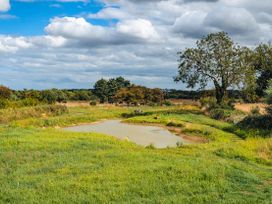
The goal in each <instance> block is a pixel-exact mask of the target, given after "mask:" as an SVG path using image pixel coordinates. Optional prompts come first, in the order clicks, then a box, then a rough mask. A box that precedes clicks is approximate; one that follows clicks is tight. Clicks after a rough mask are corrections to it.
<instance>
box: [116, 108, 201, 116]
mask: <svg viewBox="0 0 272 204" xmlns="http://www.w3.org/2000/svg"><path fill="white" fill-rule="evenodd" d="M189 113H191V114H202V112H201V111H199V110H182V109H181V110H154V111H146V112H141V111H140V109H139V110H135V111H134V112H131V113H123V114H121V116H122V117H123V118H133V117H136V116H150V115H154V114H189Z"/></svg>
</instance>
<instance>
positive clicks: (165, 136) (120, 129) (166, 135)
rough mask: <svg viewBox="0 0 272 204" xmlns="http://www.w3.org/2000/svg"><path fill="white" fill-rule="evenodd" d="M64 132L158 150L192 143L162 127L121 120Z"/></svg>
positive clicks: (82, 126)
mask: <svg viewBox="0 0 272 204" xmlns="http://www.w3.org/2000/svg"><path fill="white" fill-rule="evenodd" d="M64 130H67V131H74V132H95V133H102V134H106V135H110V136H113V137H116V138H118V139H121V140H129V141H131V142H134V143H136V144H138V145H141V146H148V145H151V144H152V145H153V146H154V147H156V148H166V147H176V146H177V143H180V144H191V143H192V142H191V141H189V140H186V139H184V138H182V137H180V136H177V135H175V134H173V133H171V132H170V131H168V130H167V129H164V128H162V127H157V126H146V125H135V124H128V123H123V122H121V120H107V121H102V122H98V123H93V124H87V125H79V126H73V127H67V128H64Z"/></svg>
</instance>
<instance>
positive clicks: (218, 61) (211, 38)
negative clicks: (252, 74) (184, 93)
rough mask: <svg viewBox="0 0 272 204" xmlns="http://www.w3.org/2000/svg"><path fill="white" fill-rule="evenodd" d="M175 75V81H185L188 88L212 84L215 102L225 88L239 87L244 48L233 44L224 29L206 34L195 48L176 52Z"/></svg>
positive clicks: (222, 96)
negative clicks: (177, 63) (177, 58)
mask: <svg viewBox="0 0 272 204" xmlns="http://www.w3.org/2000/svg"><path fill="white" fill-rule="evenodd" d="M179 55H180V58H179V62H180V64H179V68H178V76H177V77H175V81H176V82H178V81H182V82H183V83H187V86H188V88H195V87H196V86H199V87H200V88H201V89H204V88H205V87H207V86H208V85H211V84H213V85H214V88H215V96H216V100H217V103H218V104H221V103H222V101H223V99H224V97H225V96H226V93H227V89H228V88H230V87H238V86H239V85H241V83H243V81H244V77H245V67H246V63H245V61H244V56H243V55H244V49H242V48H241V47H240V46H238V45H236V44H234V42H233V41H232V39H231V38H230V37H229V36H228V35H227V33H225V32H219V33H214V34H209V35H208V36H206V37H204V38H202V39H201V40H199V41H197V43H196V48H189V49H186V50H185V51H184V52H179Z"/></svg>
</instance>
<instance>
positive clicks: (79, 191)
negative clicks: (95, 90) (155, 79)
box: [0, 106, 272, 204]
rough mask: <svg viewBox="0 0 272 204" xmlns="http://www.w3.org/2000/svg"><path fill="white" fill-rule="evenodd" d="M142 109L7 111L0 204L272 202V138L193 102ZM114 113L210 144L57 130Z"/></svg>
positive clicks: (1, 136) (0, 152) (0, 146)
mask: <svg viewBox="0 0 272 204" xmlns="http://www.w3.org/2000/svg"><path fill="white" fill-rule="evenodd" d="M141 109H142V110H143V111H144V114H143V115H142V116H134V114H131V113H133V111H134V110H135V108H117V107H99V108H98V107H70V108H69V112H66V111H61V113H59V112H58V111H52V110H51V109H50V111H48V109H42V110H41V109H38V110H36V111H40V113H39V114H34V113H32V112H31V110H27V111H26V110H23V112H24V113H25V112H26V113H27V114H21V112H20V110H18V111H17V112H16V114H17V115H20V117H11V115H12V114H14V113H10V112H6V113H5V112H2V116H1V117H3V118H7V117H5V116H4V115H8V114H10V117H8V118H9V119H6V120H1V121H2V125H1V126H0V161H1V162H0V203H20V204H21V203H272V187H271V186H272V139H271V138H260V137H256V138H254V137H248V138H247V139H245V140H243V139H241V138H240V137H238V136H237V135H236V134H235V132H233V131H232V130H233V125H232V124H229V123H225V122H221V121H216V120H213V119H210V118H208V117H206V116H204V115H202V114H201V113H200V111H199V110H198V108H196V107H191V106H183V107H163V108H161V107H143V108H141ZM29 112H30V113H32V114H28V113H29ZM1 117H0V119H1ZM109 118H124V119H125V120H126V121H127V122H133V123H154V124H159V125H166V126H175V127H178V128H179V130H180V131H181V132H182V133H184V134H187V135H195V136H200V137H204V138H206V139H207V140H208V141H209V142H208V143H204V144H198V145H191V146H181V147H178V148H168V149H153V148H144V147H140V146H137V145H134V144H132V143H129V142H126V141H119V140H117V139H115V138H113V137H109V136H105V135H100V134H93V133H70V132H65V131H62V130H61V129H60V128H59V127H64V126H69V125H74V124H81V123H82V124H83V123H89V122H94V121H98V120H102V119H109Z"/></svg>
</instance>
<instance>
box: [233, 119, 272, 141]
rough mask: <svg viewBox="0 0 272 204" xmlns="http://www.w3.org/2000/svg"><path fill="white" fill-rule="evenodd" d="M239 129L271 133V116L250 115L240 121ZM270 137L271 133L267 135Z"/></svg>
mask: <svg viewBox="0 0 272 204" xmlns="http://www.w3.org/2000/svg"><path fill="white" fill-rule="evenodd" d="M238 126H239V127H241V128H243V129H255V130H262V131H268V130H269V131H271V130H272V116H271V115H250V116H247V117H246V118H245V119H244V120H242V121H241V122H240V123H239V124H238ZM269 136H272V135H271V132H270V134H269Z"/></svg>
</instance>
